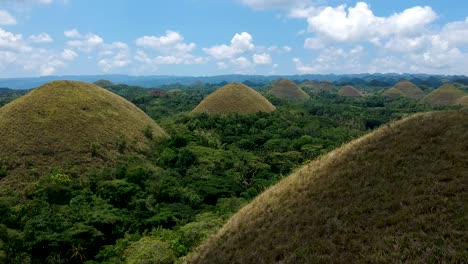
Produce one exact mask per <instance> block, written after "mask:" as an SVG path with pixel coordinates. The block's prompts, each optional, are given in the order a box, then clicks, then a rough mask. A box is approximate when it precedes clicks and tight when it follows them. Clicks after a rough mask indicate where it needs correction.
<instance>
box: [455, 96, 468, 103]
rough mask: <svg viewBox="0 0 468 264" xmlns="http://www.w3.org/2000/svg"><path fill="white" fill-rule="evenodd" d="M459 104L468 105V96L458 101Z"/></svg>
mask: <svg viewBox="0 0 468 264" xmlns="http://www.w3.org/2000/svg"><path fill="white" fill-rule="evenodd" d="M457 104H460V105H468V95H465V96H463V97H462V98H460V99H458V101H457Z"/></svg>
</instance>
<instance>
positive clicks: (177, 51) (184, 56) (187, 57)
mask: <svg viewBox="0 0 468 264" xmlns="http://www.w3.org/2000/svg"><path fill="white" fill-rule="evenodd" d="M135 43H136V45H137V46H139V47H142V48H146V49H149V52H153V53H154V52H156V54H155V55H148V51H144V50H139V51H137V53H136V55H135V60H137V61H139V62H142V63H144V64H146V65H148V66H150V67H151V68H153V69H156V68H158V67H157V66H158V65H175V64H202V63H205V59H204V58H203V57H199V56H195V55H193V54H192V52H193V51H194V50H195V48H196V44H195V43H186V42H185V41H184V37H183V36H182V34H180V33H179V32H176V31H172V30H168V31H166V34H165V35H162V36H143V37H141V38H138V39H137V40H136V41H135Z"/></svg>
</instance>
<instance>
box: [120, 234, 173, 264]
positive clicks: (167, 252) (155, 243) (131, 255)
mask: <svg viewBox="0 0 468 264" xmlns="http://www.w3.org/2000/svg"><path fill="white" fill-rule="evenodd" d="M124 255H125V259H126V263H128V264H172V263H174V261H175V256H174V253H173V252H172V250H171V248H170V245H169V244H168V243H166V242H162V241H160V240H157V239H154V238H151V237H144V238H142V239H140V240H138V241H137V242H134V243H132V244H131V245H130V246H129V247H128V248H127V249H126V250H125V253H124Z"/></svg>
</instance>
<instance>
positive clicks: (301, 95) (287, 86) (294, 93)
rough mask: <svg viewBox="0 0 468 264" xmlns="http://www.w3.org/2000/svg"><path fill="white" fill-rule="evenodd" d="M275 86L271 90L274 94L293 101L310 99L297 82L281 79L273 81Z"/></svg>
mask: <svg viewBox="0 0 468 264" xmlns="http://www.w3.org/2000/svg"><path fill="white" fill-rule="evenodd" d="M272 84H273V88H271V90H270V91H269V93H270V94H272V95H273V96H275V97H277V98H280V99H286V100H291V101H303V100H307V99H309V97H310V96H309V95H308V94H306V93H305V92H304V91H303V90H302V89H301V88H299V86H297V84H295V83H294V82H292V81H290V80H288V79H280V80H277V81H275V82H273V83H272Z"/></svg>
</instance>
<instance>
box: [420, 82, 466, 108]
mask: <svg viewBox="0 0 468 264" xmlns="http://www.w3.org/2000/svg"><path fill="white" fill-rule="evenodd" d="M466 95H467V94H466V93H464V92H463V91H460V90H459V89H457V88H456V87H455V86H454V85H453V84H449V83H447V84H444V85H442V86H441V87H439V88H437V89H435V90H434V91H432V92H430V93H429V94H427V95H426V96H425V97H424V98H423V99H422V100H421V101H422V102H423V103H426V104H432V105H453V104H457V101H458V100H460V99H461V98H462V97H464V96H466Z"/></svg>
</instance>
